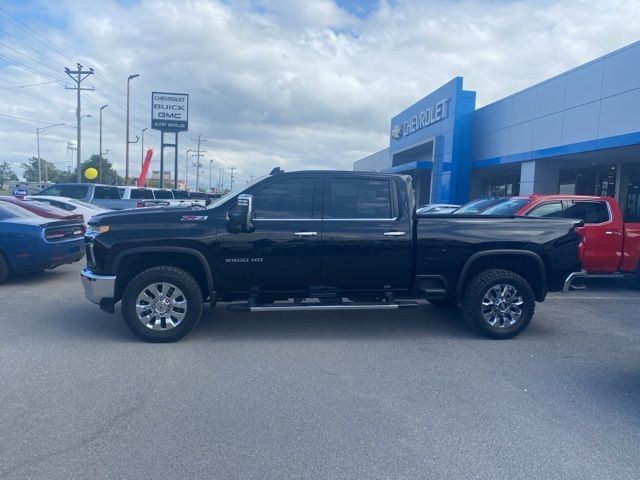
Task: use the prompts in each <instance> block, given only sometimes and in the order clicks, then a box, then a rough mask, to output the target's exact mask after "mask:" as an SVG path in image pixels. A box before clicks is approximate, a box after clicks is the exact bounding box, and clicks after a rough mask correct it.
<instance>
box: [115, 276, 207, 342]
mask: <svg viewBox="0 0 640 480" xmlns="http://www.w3.org/2000/svg"><path fill="white" fill-rule="evenodd" d="M202 303H203V301H202V292H201V291H200V287H199V285H198V282H196V280H195V279H194V278H193V277H192V276H191V275H190V274H189V273H188V272H186V271H184V270H181V269H179V268H175V267H168V266H163V267H153V268H150V269H148V270H145V271H144V272H142V273H140V274H139V275H137V276H136V277H135V278H134V279H133V280H131V282H129V285H127V287H126V288H125V290H124V295H123V296H122V316H123V317H124V321H125V323H126V324H127V326H128V327H129V329H130V330H131V331H132V332H133V333H134V334H135V335H137V336H138V337H140V338H142V339H143V340H146V341H147V342H154V343H166V342H174V341H176V340H179V339H180V338H182V337H184V336H185V335H186V334H187V333H189V332H190V331H191V330H193V328H194V327H195V326H196V325H197V324H198V322H199V321H200V317H201V316H202V310H203V305H202Z"/></svg>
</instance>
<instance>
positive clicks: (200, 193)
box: [189, 192, 207, 200]
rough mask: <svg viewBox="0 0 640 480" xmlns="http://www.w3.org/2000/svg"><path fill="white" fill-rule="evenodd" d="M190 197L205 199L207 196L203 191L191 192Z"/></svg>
mask: <svg viewBox="0 0 640 480" xmlns="http://www.w3.org/2000/svg"><path fill="white" fill-rule="evenodd" d="M189 198H196V199H200V200H204V199H206V198H207V196H206V195H205V194H204V193H203V192H189Z"/></svg>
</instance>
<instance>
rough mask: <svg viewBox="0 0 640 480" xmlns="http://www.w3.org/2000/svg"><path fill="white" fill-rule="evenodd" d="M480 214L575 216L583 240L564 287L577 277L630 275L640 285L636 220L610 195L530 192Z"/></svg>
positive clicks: (639, 235)
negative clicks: (578, 269) (577, 262)
mask: <svg viewBox="0 0 640 480" xmlns="http://www.w3.org/2000/svg"><path fill="white" fill-rule="evenodd" d="M482 215H524V216H531V217H562V218H579V219H581V220H583V221H584V227H580V230H581V231H580V232H579V233H580V234H581V235H582V237H583V242H582V245H581V247H580V258H581V261H582V269H583V271H582V272H576V273H575V274H573V275H572V276H571V277H570V278H568V279H567V282H566V283H565V290H568V289H570V288H580V286H577V285H573V281H574V280H576V279H578V278H595V277H599V278H600V277H607V278H623V277H631V278H633V280H635V284H636V286H638V287H639V288H640V262H639V261H638V260H639V259H640V222H633V223H632V222H625V221H624V219H623V216H622V212H621V211H620V207H619V206H618V202H616V200H615V199H613V198H610V197H590V196H581V195H535V194H534V195H531V196H529V197H511V198H506V199H505V200H504V201H503V202H500V203H498V204H496V205H494V206H493V207H491V208H489V209H487V210H485V211H484V212H482Z"/></svg>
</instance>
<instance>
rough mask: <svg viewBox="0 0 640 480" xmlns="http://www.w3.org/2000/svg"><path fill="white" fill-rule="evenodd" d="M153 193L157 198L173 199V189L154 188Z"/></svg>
mask: <svg viewBox="0 0 640 480" xmlns="http://www.w3.org/2000/svg"><path fill="white" fill-rule="evenodd" d="M153 195H154V196H155V197H156V198H160V199H163V200H166V199H173V193H171V190H154V191H153Z"/></svg>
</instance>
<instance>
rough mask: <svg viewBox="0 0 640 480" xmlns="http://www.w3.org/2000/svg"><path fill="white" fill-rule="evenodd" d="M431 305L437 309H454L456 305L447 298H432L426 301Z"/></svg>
mask: <svg viewBox="0 0 640 480" xmlns="http://www.w3.org/2000/svg"><path fill="white" fill-rule="evenodd" d="M427 302H429V303H430V304H431V305H433V306H434V307H438V308H455V307H456V304H455V303H454V302H452V301H451V300H449V299H448V298H432V299H431V300H427Z"/></svg>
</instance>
